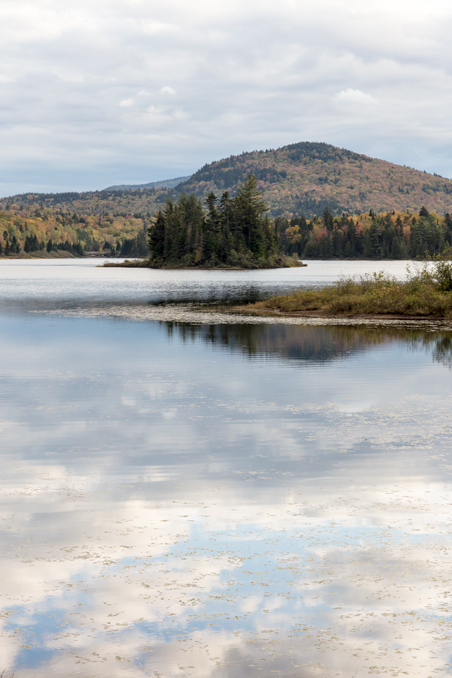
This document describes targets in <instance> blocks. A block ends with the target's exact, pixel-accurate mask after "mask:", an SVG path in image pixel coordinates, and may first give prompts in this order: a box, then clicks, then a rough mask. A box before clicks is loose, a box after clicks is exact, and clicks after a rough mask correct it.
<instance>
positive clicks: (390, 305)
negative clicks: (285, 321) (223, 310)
mask: <svg viewBox="0 0 452 678" xmlns="http://www.w3.org/2000/svg"><path fill="white" fill-rule="evenodd" d="M235 310H236V311H237V312H240V313H243V312H246V313H256V314H264V315H265V314H268V315H272V314H275V315H276V314H278V315H279V314H283V315H306V316H314V317H315V316H320V317H321V316H348V317H360V316H361V317H363V316H364V317H369V316H377V317H378V316H379V317H382V316H385V317H394V318H413V317H414V318H451V317H452V261H449V260H447V261H446V260H437V261H435V262H433V263H424V264H420V265H417V266H416V265H415V266H414V268H412V269H409V268H408V269H407V278H406V280H404V281H399V280H397V279H396V278H394V277H392V276H390V275H387V274H385V273H383V272H381V273H375V274H373V275H365V276H362V277H360V278H341V279H340V280H338V281H337V282H336V283H334V284H333V285H327V286H325V287H322V288H317V289H312V288H310V289H308V288H302V289H300V290H298V291H296V292H293V293H291V294H285V295H280V296H277V297H271V298H269V299H266V300H265V301H260V302H257V303H254V304H248V305H247V306H242V307H236V309H235Z"/></svg>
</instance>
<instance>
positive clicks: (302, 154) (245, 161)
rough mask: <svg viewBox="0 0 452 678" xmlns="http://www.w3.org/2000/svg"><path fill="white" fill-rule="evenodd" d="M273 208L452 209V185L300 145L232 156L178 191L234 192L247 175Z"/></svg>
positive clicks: (275, 211)
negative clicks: (252, 176) (256, 184)
mask: <svg viewBox="0 0 452 678" xmlns="http://www.w3.org/2000/svg"><path fill="white" fill-rule="evenodd" d="M249 174H254V175H255V176H256V177H257V179H258V187H259V188H260V189H261V190H262V192H263V197H264V199H265V200H266V202H267V203H268V204H269V205H270V206H271V212H270V213H271V215H272V216H278V215H285V216H292V215H301V214H304V215H307V216H312V215H313V214H321V213H322V212H323V210H324V209H325V207H326V206H328V207H329V209H330V210H331V212H333V213H336V214H340V213H342V212H348V213H349V214H359V213H363V212H368V211H369V210H370V209H373V210H374V211H375V212H380V211H392V210H396V211H405V210H407V209H409V210H413V211H416V212H417V211H419V210H420V208H421V207H422V206H423V205H425V207H426V208H427V209H428V210H436V211H438V212H439V213H444V212H450V211H452V181H451V180H450V179H445V178H443V177H440V176H438V175H436V174H427V173H426V172H421V171H419V170H415V169H412V168H411V167H402V166H401V165H395V164H394V163H391V162H387V161H385V160H378V159H376V158H369V157H368V156H366V155H361V154H359V153H353V152H352V151H348V150H346V149H343V148H337V147H335V146H331V145H329V144H325V143H311V142H301V143H298V144H291V145H290V146H284V147H283V148H279V149H276V150H267V151H254V152H252V153H242V154H241V155H235V156H234V155H233V156H230V157H229V158H225V159H224V160H218V161H217V162H212V163H210V164H208V165H205V166H204V167H202V168H201V169H200V170H198V171H197V172H195V174H193V176H191V177H190V179H188V180H187V181H184V182H182V183H181V184H179V185H178V187H177V192H178V193H180V192H182V191H185V192H187V193H195V194H196V195H198V196H201V195H206V194H207V193H208V192H209V191H213V192H214V193H217V194H221V193H222V192H223V191H226V190H228V191H230V192H231V193H232V194H234V193H235V191H236V188H237V185H238V184H240V183H241V182H243V180H244V179H245V178H246V177H247V176H248V175H249Z"/></svg>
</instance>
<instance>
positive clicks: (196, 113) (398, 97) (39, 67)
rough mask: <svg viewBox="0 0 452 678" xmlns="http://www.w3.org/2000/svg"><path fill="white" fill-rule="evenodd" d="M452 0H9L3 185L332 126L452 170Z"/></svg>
mask: <svg viewBox="0 0 452 678" xmlns="http://www.w3.org/2000/svg"><path fill="white" fill-rule="evenodd" d="M451 28H452V4H451V3H450V2H447V1H446V0H428V1H427V0H376V2H374V3H364V2H362V0H316V2H315V3H314V2H312V1H311V2H307V0H279V1H278V2H274V0H272V1H271V2H270V0H259V1H257V0H248V1H247V2H246V3H244V2H242V1H240V2H239V0H228V1H227V2H226V1H225V0H210V1H209V2H208V1H207V0H190V2H187V0H165V2H163V0H108V1H107V0H77V1H75V0H65V2H61V1H60V0H33V2H32V1H31V0H2V3H1V5H0V53H1V60H0V92H1V96H0V144H1V149H2V153H1V155H0V195H11V194H13V193H17V192H24V191H29V190H37V191H46V192H50V191H61V190H90V189H100V188H103V187H106V186H108V185H111V184H114V183H140V182H146V181H154V180H159V179H165V178H171V177H175V176H181V175H186V174H191V173H192V172H193V171H195V170H196V169H198V168H199V167H200V166H202V165H203V164H204V163H207V162H211V161H212V160H215V159H219V158H221V157H225V156H228V155H230V154H235V153H241V152H242V151H249V150H254V149H266V148H276V147H278V146H282V145H285V144H288V143H295V142H298V141H305V140H308V141H326V142H329V143H332V144H335V145H337V146H341V147H345V148H349V149H351V150H354V151H358V152H361V153H365V154H367V155H371V156H375V157H379V158H384V159H387V160H391V161H393V162H396V163H400V164H406V165H410V166H412V167H416V168H418V169H425V170H427V171H431V172H437V173H439V174H441V175H443V176H452V154H451V151H452V131H451V123H450V118H451V113H450V112H451V110H452V52H451V50H450V34H451Z"/></svg>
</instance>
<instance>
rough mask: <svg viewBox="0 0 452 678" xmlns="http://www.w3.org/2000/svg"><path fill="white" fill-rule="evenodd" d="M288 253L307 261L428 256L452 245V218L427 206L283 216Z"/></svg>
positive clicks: (281, 236)
mask: <svg viewBox="0 0 452 678" xmlns="http://www.w3.org/2000/svg"><path fill="white" fill-rule="evenodd" d="M275 227H276V230H277V233H278V240H279V246H280V249H281V251H282V252H285V253H286V254H289V255H292V254H294V253H296V254H297V255H298V256H300V257H301V258H304V259H344V258H345V259H347V258H353V259H423V258H425V257H431V256H433V255H435V254H439V253H440V252H443V251H444V250H445V249H448V248H450V247H452V217H451V215H450V214H446V215H445V216H444V217H439V216H438V215H437V214H435V213H429V212H428V211H427V210H426V209H425V207H423V208H422V209H421V210H420V212H419V215H412V214H408V213H396V212H390V213H383V214H375V213H374V212H373V211H372V210H370V212H369V214H365V215H360V216H357V217H356V216H355V217H351V216H348V215H345V214H344V215H342V216H341V217H333V216H332V214H331V213H330V211H329V209H328V208H326V209H325V210H324V213H323V216H322V217H321V218H317V217H316V218H314V219H310V220H308V219H306V218H305V217H303V216H301V217H294V218H292V219H290V220H287V219H285V218H283V217H277V218H276V220H275Z"/></svg>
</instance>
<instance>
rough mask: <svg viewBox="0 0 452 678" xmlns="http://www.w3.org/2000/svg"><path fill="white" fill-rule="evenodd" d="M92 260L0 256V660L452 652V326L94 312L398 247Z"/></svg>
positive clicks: (428, 663)
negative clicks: (197, 264) (231, 267)
mask: <svg viewBox="0 0 452 678" xmlns="http://www.w3.org/2000/svg"><path fill="white" fill-rule="evenodd" d="M95 264H96V262H95V261H83V260H67V261H61V260H60V261H55V262H50V263H49V262H31V263H30V262H25V261H21V262H12V261H9V262H1V263H0V356H1V363H0V434H1V441H2V445H1V449H0V459H1V462H0V463H1V468H2V474H1V477H0V489H1V495H0V499H1V501H2V511H1V515H0V517H1V520H2V522H1V526H2V531H1V544H0V574H1V578H0V595H1V599H0V600H1V606H0V610H1V614H0V617H1V621H0V624H1V634H0V673H1V671H2V670H5V671H6V672H8V673H12V672H14V673H15V676H16V678H22V677H26V676H27V677H28V676H30V678H31V677H32V676H33V678H35V677H37V678H41V677H42V678H44V677H48V676H55V677H63V676H64V677H66V676H83V677H86V678H88V677H90V678H91V677H93V678H94V677H98V678H107V677H108V678H110V677H112V676H118V677H119V676H124V677H126V676H127V677H135V676H141V675H149V676H155V677H161V678H176V677H181V678H182V677H183V676H190V677H193V678H236V677H237V676H239V677H242V676H246V677H248V676H249V677H250V678H254V677H264V676H265V677H268V678H271V676H274V675H276V676H278V675H279V676H282V677H284V678H307V677H310V676H322V677H323V676H326V677H328V678H329V677H330V676H331V677H332V676H342V677H347V678H348V677H352V676H356V677H357V678H360V677H361V676H367V675H369V674H380V675H382V676H404V675H408V676H410V677H419V678H428V677H429V676H431V677H433V676H450V675H451V674H452V669H451V664H450V661H451V652H452V638H451V634H452V557H451V554H452V551H451V548H452V537H451V533H452V511H451V502H452V484H451V469H452V450H451V432H452V423H451V417H450V412H451V404H452V387H451V376H452V372H451V366H452V334H451V333H447V332H426V331H423V330H414V329H412V330H405V331H403V330H400V329H395V328H366V327H302V326H294V325H284V324H279V325H273V324H267V325H247V324H243V323H242V324H227V323H226V322H224V323H221V324H207V323H204V324H202V323H200V322H199V321H198V322H197V323H189V322H188V323H180V322H174V321H173V322H169V321H168V322H156V321H152V320H147V321H145V322H136V321H133V320H130V319H126V318H122V319H120V318H118V317H116V315H115V311H114V310H112V312H111V314H110V315H109V309H115V308H117V307H118V305H123V306H125V307H127V306H128V305H131V304H134V305H135V306H142V307H143V308H152V307H153V305H155V304H158V305H161V304H162V303H163V304H164V303H168V302H171V303H175V304H179V305H181V304H184V303H188V302H197V303H199V302H203V301H210V300H224V299H226V298H228V297H230V296H234V298H236V299H246V298H253V297H254V298H258V297H259V296H261V295H263V294H268V293H271V292H274V291H281V292H282V291H287V290H290V289H293V288H294V287H297V286H299V285H300V284H311V285H318V284H321V283H322V282H328V281H330V282H331V281H333V280H334V279H335V278H337V276H338V275H339V274H340V273H341V272H342V273H345V274H347V273H355V272H365V271H370V270H380V269H382V268H383V267H385V268H387V270H390V271H391V272H393V273H394V274H395V275H397V276H399V277H403V275H404V273H405V263H404V262H375V263H374V262H309V267H308V268H304V269H290V270H282V271H256V272H239V271H237V272H195V271H185V272H184V271H165V272H158V271H143V270H134V269H104V270H102V269H99V268H96V266H95ZM93 310H94V311H95V313H94V314H93ZM100 310H101V311H102V313H101V312H100ZM97 311H99V313H98V314H97V315H96V313H97Z"/></svg>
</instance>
